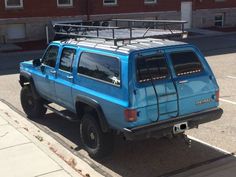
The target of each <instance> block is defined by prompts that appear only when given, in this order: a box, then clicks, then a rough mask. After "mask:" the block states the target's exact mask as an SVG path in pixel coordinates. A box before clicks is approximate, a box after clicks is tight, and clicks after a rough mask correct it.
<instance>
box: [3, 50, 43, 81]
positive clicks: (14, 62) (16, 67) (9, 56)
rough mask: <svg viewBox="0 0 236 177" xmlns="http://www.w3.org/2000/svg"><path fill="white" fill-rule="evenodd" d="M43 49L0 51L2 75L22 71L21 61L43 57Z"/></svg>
mask: <svg viewBox="0 0 236 177" xmlns="http://www.w3.org/2000/svg"><path fill="white" fill-rule="evenodd" d="M42 55H43V51H30V52H15V53H0V76H1V75H9V74H17V73H19V72H20V62H23V61H29V60H33V59H37V58H41V57H42Z"/></svg>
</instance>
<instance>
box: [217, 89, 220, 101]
mask: <svg viewBox="0 0 236 177" xmlns="http://www.w3.org/2000/svg"><path fill="white" fill-rule="evenodd" d="M216 101H217V102H219V101H220V90H217V91H216Z"/></svg>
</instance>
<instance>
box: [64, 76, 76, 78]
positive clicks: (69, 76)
mask: <svg viewBox="0 0 236 177" xmlns="http://www.w3.org/2000/svg"><path fill="white" fill-rule="evenodd" d="M66 77H67V78H68V79H73V78H74V77H73V76H66Z"/></svg>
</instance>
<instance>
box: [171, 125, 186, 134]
mask: <svg viewBox="0 0 236 177" xmlns="http://www.w3.org/2000/svg"><path fill="white" fill-rule="evenodd" d="M188 129H189V127H188V122H182V123H179V124H176V125H174V126H173V133H174V134H178V133H183V132H185V131H186V130H188Z"/></svg>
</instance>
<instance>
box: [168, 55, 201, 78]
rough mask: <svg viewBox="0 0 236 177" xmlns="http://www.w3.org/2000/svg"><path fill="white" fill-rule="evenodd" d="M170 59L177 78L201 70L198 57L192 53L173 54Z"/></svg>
mask: <svg viewBox="0 0 236 177" xmlns="http://www.w3.org/2000/svg"><path fill="white" fill-rule="evenodd" d="M170 57H171V61H172V63H173V66H174V69H175V73H176V75H177V76H183V75H190V74H194V73H199V72H201V71H202V70H203V67H202V64H201V62H200V60H199V58H198V56H197V55H196V54H195V53H194V52H193V51H184V52H173V53H171V54H170Z"/></svg>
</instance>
